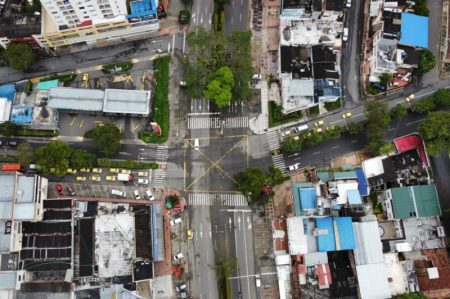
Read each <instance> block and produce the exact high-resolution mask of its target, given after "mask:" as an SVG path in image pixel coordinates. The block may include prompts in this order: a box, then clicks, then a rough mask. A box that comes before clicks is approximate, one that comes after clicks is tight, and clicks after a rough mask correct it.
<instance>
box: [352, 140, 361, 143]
mask: <svg viewBox="0 0 450 299" xmlns="http://www.w3.org/2000/svg"><path fill="white" fill-rule="evenodd" d="M358 141H359V140H352V141H350V143H355V142H358Z"/></svg>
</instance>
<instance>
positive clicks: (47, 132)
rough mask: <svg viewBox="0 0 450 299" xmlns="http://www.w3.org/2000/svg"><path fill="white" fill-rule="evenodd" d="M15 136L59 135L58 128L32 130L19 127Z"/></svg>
mask: <svg viewBox="0 0 450 299" xmlns="http://www.w3.org/2000/svg"><path fill="white" fill-rule="evenodd" d="M14 135H15V136H29V137H56V136H58V135H59V131H58V130H54V131H53V130H31V129H26V128H19V129H17V130H16V131H15V133H14Z"/></svg>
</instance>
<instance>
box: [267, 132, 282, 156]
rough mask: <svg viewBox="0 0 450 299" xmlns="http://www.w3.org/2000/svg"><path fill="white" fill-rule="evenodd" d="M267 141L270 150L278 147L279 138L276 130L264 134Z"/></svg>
mask: <svg viewBox="0 0 450 299" xmlns="http://www.w3.org/2000/svg"><path fill="white" fill-rule="evenodd" d="M266 136H267V142H268V143H269V149H270V151H271V152H272V151H275V150H277V149H279V148H280V138H279V137H278V132H277V131H271V132H268V133H267V134H266Z"/></svg>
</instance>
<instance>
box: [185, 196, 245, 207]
mask: <svg viewBox="0 0 450 299" xmlns="http://www.w3.org/2000/svg"><path fill="white" fill-rule="evenodd" d="M188 204H190V205H193V206H212V205H222V206H235V207H244V206H248V202H247V199H246V198H245V196H244V195H242V194H235V193H220V194H219V193H216V194H212V193H189V196H188Z"/></svg>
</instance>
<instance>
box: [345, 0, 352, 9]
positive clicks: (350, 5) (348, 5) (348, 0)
mask: <svg viewBox="0 0 450 299" xmlns="http://www.w3.org/2000/svg"><path fill="white" fill-rule="evenodd" d="M345 6H346V7H347V8H350V7H352V0H347V3H346V4H345Z"/></svg>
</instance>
